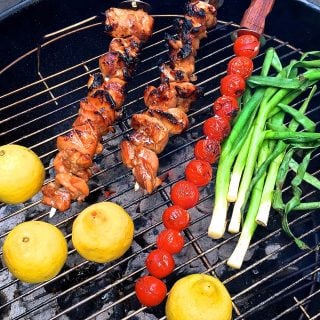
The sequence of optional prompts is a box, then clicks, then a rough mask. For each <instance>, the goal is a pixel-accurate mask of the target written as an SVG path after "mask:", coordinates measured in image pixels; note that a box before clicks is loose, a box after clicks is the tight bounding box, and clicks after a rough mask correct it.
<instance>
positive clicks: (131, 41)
mask: <svg viewBox="0 0 320 320" xmlns="http://www.w3.org/2000/svg"><path fill="white" fill-rule="evenodd" d="M140 46H141V41H140V40H139V38H137V37H136V36H131V37H128V38H113V39H112V40H111V42H110V44H109V51H110V52H119V53H120V54H121V55H122V57H123V59H124V61H126V62H127V63H128V64H132V63H135V62H136V60H137V57H138V54H139V51H140Z"/></svg>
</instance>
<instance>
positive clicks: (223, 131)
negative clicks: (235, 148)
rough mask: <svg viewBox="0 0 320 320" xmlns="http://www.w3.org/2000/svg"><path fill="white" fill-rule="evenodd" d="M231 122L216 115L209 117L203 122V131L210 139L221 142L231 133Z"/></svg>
mask: <svg viewBox="0 0 320 320" xmlns="http://www.w3.org/2000/svg"><path fill="white" fill-rule="evenodd" d="M230 130H231V128H230V123H229V120H228V119H227V118H223V117H219V116H217V115H215V116H214V117H211V118H209V119H207V120H206V121H205V122H204V124H203V133H204V134H205V135H206V136H207V137H209V139H212V140H215V141H217V142H221V141H222V140H223V139H224V138H225V137H226V136H227V135H228V134H229V133H230Z"/></svg>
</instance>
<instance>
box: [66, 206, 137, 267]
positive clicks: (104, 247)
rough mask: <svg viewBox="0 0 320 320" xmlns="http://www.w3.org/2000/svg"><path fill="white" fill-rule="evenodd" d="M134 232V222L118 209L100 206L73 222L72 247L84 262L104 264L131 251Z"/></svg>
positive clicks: (92, 208)
mask: <svg viewBox="0 0 320 320" xmlns="http://www.w3.org/2000/svg"><path fill="white" fill-rule="evenodd" d="M133 231H134V224H133V221H132V219H131V217H130V216H129V214H128V213H127V212H126V211H125V210H124V209H123V208H122V207H121V206H119V205H117V204H115V203H112V202H100V203H96V204H93V205H91V206H89V207H87V208H86V209H84V210H83V211H82V212H81V213H80V214H79V216H78V217H77V218H76V219H75V221H74V222H73V226H72V243H73V245H74V247H75V249H76V250H77V251H78V253H79V254H80V255H81V256H82V257H83V258H85V259H87V260H90V261H94V262H99V263H105V262H109V261H112V260H115V259H118V258H120V257H121V256H122V255H123V254H124V253H125V252H126V251H127V250H128V249H129V248H130V246H131V243H132V240H133Z"/></svg>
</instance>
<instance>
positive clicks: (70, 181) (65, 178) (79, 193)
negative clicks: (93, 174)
mask: <svg viewBox="0 0 320 320" xmlns="http://www.w3.org/2000/svg"><path fill="white" fill-rule="evenodd" d="M55 180H56V182H57V183H58V184H60V185H62V186H63V187H64V188H65V189H67V190H68V191H69V193H70V197H71V199H72V200H77V201H83V200H84V199H85V198H86V197H87V196H88V195H89V187H88V185H87V183H86V181H85V180H83V179H81V178H79V177H77V176H75V175H73V174H72V173H58V174H57V175H56V179H55Z"/></svg>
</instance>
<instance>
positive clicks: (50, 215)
mask: <svg viewBox="0 0 320 320" xmlns="http://www.w3.org/2000/svg"><path fill="white" fill-rule="evenodd" d="M56 212H57V209H56V208H54V207H52V208H51V209H50V212H49V218H52V217H53V216H54V215H55V214H56Z"/></svg>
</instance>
